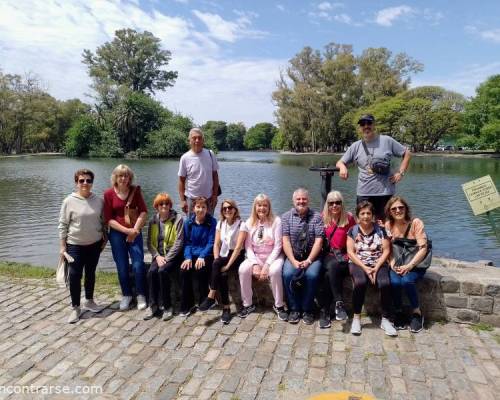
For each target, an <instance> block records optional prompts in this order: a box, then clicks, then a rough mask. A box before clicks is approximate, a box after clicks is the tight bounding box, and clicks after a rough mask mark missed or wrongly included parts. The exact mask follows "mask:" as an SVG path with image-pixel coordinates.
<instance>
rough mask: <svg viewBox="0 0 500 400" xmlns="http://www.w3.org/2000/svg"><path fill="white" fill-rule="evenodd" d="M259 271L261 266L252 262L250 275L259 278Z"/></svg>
mask: <svg viewBox="0 0 500 400" xmlns="http://www.w3.org/2000/svg"><path fill="white" fill-rule="evenodd" d="M261 272H262V267H261V266H260V265H259V264H254V265H253V266H252V275H253V276H254V277H255V278H257V279H259V277H260V273H261Z"/></svg>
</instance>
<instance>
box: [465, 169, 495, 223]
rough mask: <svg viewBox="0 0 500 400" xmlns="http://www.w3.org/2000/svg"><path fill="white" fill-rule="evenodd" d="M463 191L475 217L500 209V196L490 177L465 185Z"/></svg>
mask: <svg viewBox="0 0 500 400" xmlns="http://www.w3.org/2000/svg"><path fill="white" fill-rule="evenodd" d="M462 189H463V190H464V192H465V196H466V197H467V200H468V201H469V204H470V206H471V208H472V212H473V213H474V215H479V214H483V213H485V212H488V211H491V210H494V209H495V208H497V207H500V196H499V195H498V191H497V188H496V187H495V184H494V183H493V180H492V179H491V176H489V175H486V176H483V177H482V178H479V179H474V180H473V181H470V182H467V183H464V184H463V185H462Z"/></svg>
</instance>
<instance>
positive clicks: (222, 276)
mask: <svg viewBox="0 0 500 400" xmlns="http://www.w3.org/2000/svg"><path fill="white" fill-rule="evenodd" d="M232 254H233V250H230V251H229V254H228V255H227V257H218V258H216V259H215V261H214V263H213V265H212V274H211V277H210V289H212V290H218V291H219V292H220V297H221V301H222V304H223V305H225V306H228V305H229V287H228V284H227V274H228V273H229V271H230V270H233V269H236V271H238V268H239V267H240V264H241V263H242V262H243V260H244V259H245V255H244V253H243V252H241V253H240V255H239V256H238V258H237V259H236V261H235V262H234V263H233V265H231V268H230V269H229V270H228V271H226V272H222V273H221V272H220V270H221V268H223V267H224V266H225V265H226V264H227V262H228V261H229V259H230V258H231V255H232Z"/></svg>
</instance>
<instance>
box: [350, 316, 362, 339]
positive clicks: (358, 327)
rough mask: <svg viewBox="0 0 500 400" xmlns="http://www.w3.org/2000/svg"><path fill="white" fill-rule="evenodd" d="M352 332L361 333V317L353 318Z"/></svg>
mask: <svg viewBox="0 0 500 400" xmlns="http://www.w3.org/2000/svg"><path fill="white" fill-rule="evenodd" d="M351 333H352V334H353V335H361V319H359V318H353V319H352V324H351Z"/></svg>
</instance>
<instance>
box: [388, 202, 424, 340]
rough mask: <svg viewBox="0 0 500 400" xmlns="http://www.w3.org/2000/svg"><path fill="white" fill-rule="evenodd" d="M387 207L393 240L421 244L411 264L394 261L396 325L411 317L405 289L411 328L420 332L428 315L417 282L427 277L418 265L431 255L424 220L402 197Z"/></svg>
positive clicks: (392, 274)
mask: <svg viewBox="0 0 500 400" xmlns="http://www.w3.org/2000/svg"><path fill="white" fill-rule="evenodd" d="M385 210H386V215H387V222H386V223H385V228H386V230H387V235H388V236H389V238H390V239H391V241H394V240H395V239H399V238H407V239H411V240H415V241H416V244H417V245H418V246H419V247H420V249H419V250H418V251H417V253H416V254H415V255H414V257H413V259H412V260H411V261H410V262H409V263H407V264H404V265H399V263H398V262H397V260H395V259H394V258H392V259H391V262H390V265H391V271H390V278H391V288H392V300H393V303H394V307H395V309H396V318H395V321H394V325H395V326H396V329H405V328H406V327H407V325H408V319H407V318H406V316H404V315H403V313H402V289H404V291H405V293H406V296H407V297H408V300H409V301H410V305H411V308H412V316H411V319H410V324H409V325H410V331H411V332H414V333H417V332H420V331H421V330H422V329H423V327H424V317H423V316H422V311H421V310H420V304H419V301H418V292H417V286H416V283H417V281H419V280H420V279H422V278H423V276H424V274H425V271H426V270H425V269H420V268H415V267H416V266H417V265H418V264H419V263H420V262H421V261H422V260H423V259H424V258H425V256H426V254H427V235H426V234H425V231H424V223H423V222H422V220H420V219H418V218H412V216H411V210H410V206H409V205H408V203H407V202H406V200H405V199H403V198H402V197H399V196H394V197H392V198H391V199H390V200H389V202H388V203H387V205H386V208H385Z"/></svg>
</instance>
